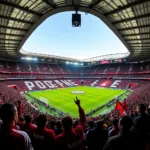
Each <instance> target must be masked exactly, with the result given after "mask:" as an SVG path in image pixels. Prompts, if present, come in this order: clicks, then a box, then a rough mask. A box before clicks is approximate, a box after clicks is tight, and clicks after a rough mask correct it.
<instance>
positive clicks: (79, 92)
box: [71, 91, 84, 94]
mask: <svg viewBox="0 0 150 150" xmlns="http://www.w3.org/2000/svg"><path fill="white" fill-rule="evenodd" d="M71 94H84V91H72V92H71Z"/></svg>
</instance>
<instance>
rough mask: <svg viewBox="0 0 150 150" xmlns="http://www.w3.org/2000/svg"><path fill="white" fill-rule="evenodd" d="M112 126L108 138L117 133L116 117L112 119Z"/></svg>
mask: <svg viewBox="0 0 150 150" xmlns="http://www.w3.org/2000/svg"><path fill="white" fill-rule="evenodd" d="M112 126H113V128H112V129H111V130H110V131H109V133H108V137H109V138H110V137H112V136H115V135H117V134H118V133H119V127H118V119H114V120H113V121H112Z"/></svg>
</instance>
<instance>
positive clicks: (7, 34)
mask: <svg viewBox="0 0 150 150" xmlns="http://www.w3.org/2000/svg"><path fill="white" fill-rule="evenodd" d="M0 35H4V36H15V37H24V35H19V34H9V33H0Z"/></svg>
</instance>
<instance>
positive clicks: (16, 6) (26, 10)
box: [0, 0, 41, 16]
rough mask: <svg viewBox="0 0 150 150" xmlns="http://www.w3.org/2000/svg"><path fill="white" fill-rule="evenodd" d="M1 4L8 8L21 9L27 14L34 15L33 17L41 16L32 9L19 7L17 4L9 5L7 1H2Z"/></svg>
mask: <svg viewBox="0 0 150 150" xmlns="http://www.w3.org/2000/svg"><path fill="white" fill-rule="evenodd" d="M0 4H2V5H6V6H9V7H13V8H17V9H20V10H22V11H25V12H27V13H30V14H33V15H37V16H41V14H40V13H38V12H35V11H33V10H30V9H29V8H27V7H22V6H19V5H17V4H14V3H9V2H6V1H3V0H1V1H0Z"/></svg>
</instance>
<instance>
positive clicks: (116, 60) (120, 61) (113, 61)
mask: <svg viewBox="0 0 150 150" xmlns="http://www.w3.org/2000/svg"><path fill="white" fill-rule="evenodd" d="M124 61H125V60H124V59H121V58H119V59H113V60H103V61H100V64H111V63H122V62H124Z"/></svg>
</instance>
